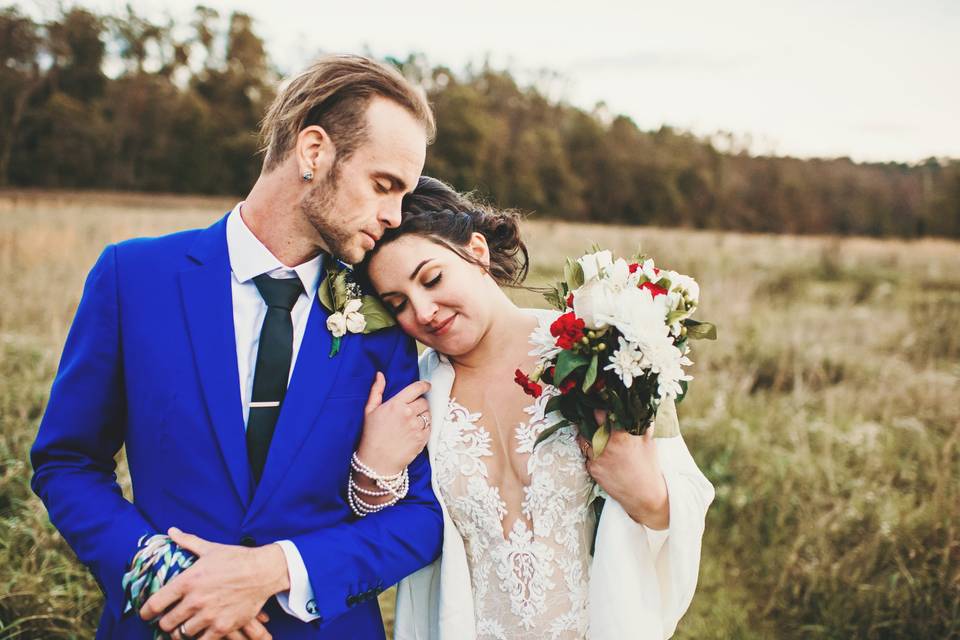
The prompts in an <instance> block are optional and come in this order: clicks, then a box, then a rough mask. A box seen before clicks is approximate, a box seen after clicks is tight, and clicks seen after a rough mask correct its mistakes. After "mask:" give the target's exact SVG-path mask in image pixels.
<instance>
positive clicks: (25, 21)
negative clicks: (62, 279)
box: [0, 6, 960, 238]
mask: <svg viewBox="0 0 960 640" xmlns="http://www.w3.org/2000/svg"><path fill="white" fill-rule="evenodd" d="M254 26H255V25H254V23H253V20H252V19H251V17H250V16H249V15H246V14H244V13H240V12H234V13H232V14H230V15H227V16H221V15H220V14H219V13H218V12H217V11H215V10H213V9H210V8H207V7H203V6H198V7H197V8H196V9H195V10H194V12H193V16H192V19H191V20H190V21H189V23H186V24H178V23H176V22H174V21H169V22H167V23H163V24H158V23H156V22H152V21H150V20H148V19H146V18H144V17H143V16H140V15H138V14H136V13H135V12H134V10H133V9H131V8H129V7H128V8H127V11H126V13H125V14H123V15H100V14H97V13H94V12H92V11H90V10H87V9H83V8H79V7H73V8H65V9H62V10H61V12H60V14H59V15H58V16H57V17H56V18H54V19H51V20H49V21H45V22H38V21H35V20H33V19H31V18H30V17H28V16H26V15H25V14H23V13H21V12H20V11H19V10H18V9H17V8H15V7H7V8H4V9H0V57H2V61H3V64H2V67H0V187H3V186H17V187H36V188H54V189H55V188H96V189H120V190H140V191H163V192H183V193H210V194H241V193H244V192H245V190H246V189H247V188H249V186H250V185H251V184H252V183H253V181H254V180H255V179H256V176H257V174H258V173H259V169H260V160H261V159H260V156H259V154H258V140H257V136H256V130H257V125H258V122H259V119H260V118H261V117H262V115H263V113H264V110H265V107H266V105H267V104H268V103H269V101H270V100H271V99H272V98H273V95H274V91H275V87H276V86H277V83H278V82H279V80H280V78H281V74H280V73H279V71H278V70H277V69H276V67H275V65H274V64H273V63H272V62H271V60H270V58H269V55H268V52H267V50H266V47H265V45H264V42H263V40H262V39H261V38H260V37H259V36H258V35H257V34H256V32H255V29H254ZM317 44H318V46H322V43H317ZM389 61H390V62H391V63H393V64H395V65H396V66H398V67H399V68H400V69H401V70H402V71H403V72H404V74H405V75H407V76H408V77H410V78H411V79H413V80H415V81H417V82H418V83H420V84H421V85H422V86H424V88H425V89H426V90H427V92H428V94H429V97H430V101H431V102H432V104H433V105H434V108H435V111H436V114H437V119H438V124H439V134H438V137H437V140H436V142H435V143H434V144H433V146H432V147H431V148H430V150H429V153H428V159H427V166H426V168H425V172H426V173H428V174H430V175H434V176H436V177H438V178H441V179H443V180H446V181H447V182H449V183H451V184H452V185H454V186H455V187H457V188H458V189H462V190H479V191H480V192H481V193H484V194H485V195H486V196H487V197H488V198H489V199H490V200H491V201H493V202H496V203H499V204H503V205H509V206H511V207H516V208H520V209H524V210H529V211H534V212H536V213H537V215H539V216H549V217H557V218H563V219H570V220H589V221H597V222H611V223H620V224H655V225H665V226H686V227H695V228H710V229H733V230H744V231H762V232H789V233H840V234H863V235H876V236H900V237H910V238H912V237H920V236H926V235H939V236H948V237H960V160H951V159H935V158H931V159H929V160H927V161H925V162H922V163H917V164H907V163H895V162H889V163H855V162H853V161H851V160H850V159H847V158H835V159H807V160H803V159H797V158H789V157H768V156H753V155H750V154H749V153H748V152H747V151H746V150H742V151H739V152H737V151H721V150H720V149H718V148H717V145H715V144H714V143H713V142H712V141H711V140H709V139H704V138H700V137H697V136H694V135H692V134H690V133H687V132H683V131H678V130H675V129H672V128H670V127H661V128H660V129H659V130H656V131H645V130H641V129H640V128H639V127H637V125H636V124H635V123H634V122H633V121H632V120H631V119H630V118H628V117H626V116H622V115H612V114H610V113H608V111H607V110H606V109H605V108H603V106H602V105H599V106H598V107H597V108H595V109H593V110H590V111H587V110H584V109H580V108H577V107H574V106H572V105H569V104H567V103H565V102H562V101H557V100H554V99H551V98H549V97H548V93H549V92H548V91H546V90H544V89H543V88H542V87H538V86H537V83H533V84H532V85H522V84H521V83H519V82H518V81H517V79H516V78H515V77H514V76H513V75H512V74H511V73H510V72H509V71H508V70H502V69H494V68H491V67H490V66H489V65H481V66H478V67H468V68H467V69H466V70H464V71H460V72H455V71H453V70H451V69H450V68H448V67H446V66H443V65H433V64H431V63H430V62H428V61H427V60H426V59H425V58H423V57H422V56H418V55H409V56H407V57H406V58H391V59H390V60H389ZM304 62H306V61H304Z"/></svg>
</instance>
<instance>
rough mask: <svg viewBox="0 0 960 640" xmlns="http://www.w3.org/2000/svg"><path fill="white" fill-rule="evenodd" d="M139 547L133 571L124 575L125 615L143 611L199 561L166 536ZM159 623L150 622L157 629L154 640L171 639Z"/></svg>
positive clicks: (140, 543) (154, 537)
mask: <svg viewBox="0 0 960 640" xmlns="http://www.w3.org/2000/svg"><path fill="white" fill-rule="evenodd" d="M137 547H138V548H137V552H136V554H134V556H133V560H131V561H130V570H129V571H127V572H126V573H125V574H123V583H122V584H123V595H124V608H123V613H124V615H126V614H127V613H129V612H130V611H140V609H141V607H143V605H144V604H145V603H146V602H147V600H149V599H150V596H152V595H153V594H155V593H156V592H157V591H159V590H160V589H161V588H162V587H163V586H164V585H165V584H167V583H168V582H170V581H171V580H173V579H174V578H175V577H177V576H178V575H180V573H182V572H183V571H184V570H186V569H187V568H188V567H189V566H190V565H192V564H193V563H194V562H195V561H196V559H197V557H196V556H195V555H193V554H192V553H190V552H189V551H187V550H186V549H181V548H180V547H179V546H177V545H176V543H174V542H173V540H171V539H170V537H169V536H165V535H162V534H156V535H152V536H143V537H142V538H140V540H138V541H137ZM156 622H157V620H151V621H150V624H151V625H153V627H154V628H153V637H154V640H158V639H160V638H167V637H168V636H167V634H166V633H164V632H163V631H162V630H161V629H160V627H159V626H157V625H156Z"/></svg>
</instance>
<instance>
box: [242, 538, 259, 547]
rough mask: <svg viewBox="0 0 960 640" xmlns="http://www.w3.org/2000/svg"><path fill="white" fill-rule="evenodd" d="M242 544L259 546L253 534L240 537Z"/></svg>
mask: <svg viewBox="0 0 960 640" xmlns="http://www.w3.org/2000/svg"><path fill="white" fill-rule="evenodd" d="M240 544H242V545H243V546H245V547H255V546H257V541H256V540H254V539H253V536H243V537H242V538H240Z"/></svg>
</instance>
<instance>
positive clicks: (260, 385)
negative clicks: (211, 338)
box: [247, 274, 303, 484]
mask: <svg viewBox="0 0 960 640" xmlns="http://www.w3.org/2000/svg"><path fill="white" fill-rule="evenodd" d="M253 282H254V284H256V285H257V290H258V291H259V292H260V296H261V297H263V301H264V302H266V303H267V315H266V316H265V317H264V319H263V328H262V329H261V330H260V346H259V347H258V349H257V365H256V369H254V373H253V397H252V398H251V400H250V417H249V418H248V419H247V458H248V459H249V460H250V472H251V474H252V476H253V481H254V484H256V483H259V482H260V476H261V475H262V474H263V466H264V464H265V463H266V461H267V451H268V450H269V449H270V440H271V439H272V438H273V429H274V427H276V425H277V418H278V417H279V416H280V406H281V404H283V397H284V395H286V393H287V380H288V379H289V377H290V361H291V360H292V359H293V319H292V318H291V317H290V310H291V309H293V305H294V304H295V303H296V301H297V298H299V297H300V294H301V293H302V292H303V286H302V285H301V284H300V279H299V278H289V279H283V280H280V279H276V278H271V277H270V276H268V275H267V274H263V275H259V276H257V277H256V278H254V279H253Z"/></svg>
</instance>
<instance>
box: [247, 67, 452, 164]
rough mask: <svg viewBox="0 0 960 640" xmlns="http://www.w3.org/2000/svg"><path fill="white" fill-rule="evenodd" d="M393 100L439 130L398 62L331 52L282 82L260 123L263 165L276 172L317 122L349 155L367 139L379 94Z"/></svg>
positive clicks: (430, 130) (342, 155) (340, 157)
mask: <svg viewBox="0 0 960 640" xmlns="http://www.w3.org/2000/svg"><path fill="white" fill-rule="evenodd" d="M377 96H379V97H383V98H386V99H388V100H392V101H393V102H395V103H397V104H398V105H400V106H401V107H403V108H404V109H406V110H407V111H408V112H409V113H410V114H411V115H412V116H413V117H414V118H416V119H417V120H418V121H419V122H420V123H421V124H423V127H424V129H425V130H426V132H427V139H428V141H429V140H432V139H433V137H434V135H435V134H436V123H435V121H434V118H433V112H432V110H431V109H430V105H429V104H428V102H427V99H426V96H425V94H424V93H423V91H422V90H421V89H420V88H418V87H416V86H415V85H413V84H412V83H411V82H410V81H408V80H407V79H406V78H404V77H403V75H401V74H400V72H399V71H397V70H396V69H395V68H394V67H392V66H388V65H385V64H381V63H380V62H377V61H375V60H372V59H370V58H366V57H364V56H356V55H328V56H324V57H322V58H320V59H319V60H317V61H316V62H314V63H313V64H312V65H310V67H308V68H307V69H306V70H304V71H303V72H302V73H300V74H299V75H296V76H294V77H292V78H290V79H289V80H287V81H286V82H285V83H284V84H283V85H281V87H280V91H279V92H278V93H277V97H276V98H275V99H274V101H273V103H272V104H271V105H270V108H269V109H268V110H267V115H266V116H265V117H264V118H263V121H262V122H261V123H260V138H261V143H262V151H263V152H264V159H263V167H264V170H265V171H271V170H272V169H275V168H276V167H278V166H279V165H280V164H281V163H282V162H283V161H284V160H285V159H286V158H287V156H288V155H289V154H290V152H291V151H292V150H293V148H294V145H295V144H296V140H297V136H298V135H299V134H300V132H301V131H303V129H305V128H306V127H309V126H311V125H318V126H320V127H322V128H323V129H324V130H325V131H326V132H327V135H329V136H330V139H331V141H332V142H333V144H334V146H336V149H337V162H338V163H339V162H342V161H344V160H346V159H347V158H348V157H350V155H351V154H352V153H353V152H354V151H356V150H357V148H358V147H360V145H361V144H362V143H363V142H364V140H365V139H366V112H367V109H366V108H367V106H368V105H369V104H370V101H371V100H372V99H373V98H375V97H377Z"/></svg>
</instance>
